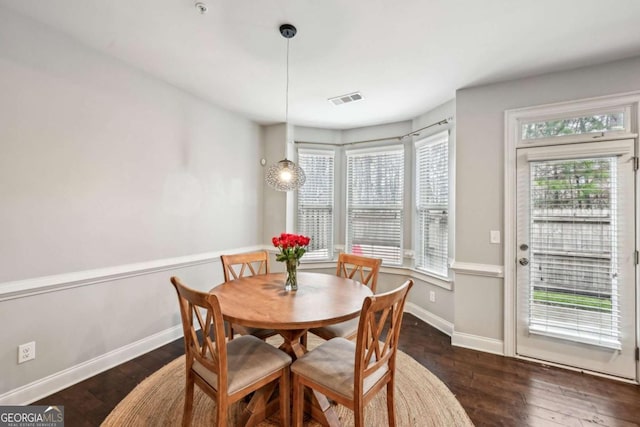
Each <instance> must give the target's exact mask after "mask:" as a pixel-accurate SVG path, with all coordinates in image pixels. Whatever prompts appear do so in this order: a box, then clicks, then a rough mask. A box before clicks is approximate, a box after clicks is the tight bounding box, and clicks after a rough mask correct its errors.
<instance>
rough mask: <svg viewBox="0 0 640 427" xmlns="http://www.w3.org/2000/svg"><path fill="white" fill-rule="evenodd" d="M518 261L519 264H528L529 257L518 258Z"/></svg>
mask: <svg viewBox="0 0 640 427" xmlns="http://www.w3.org/2000/svg"><path fill="white" fill-rule="evenodd" d="M518 263H520V265H529V259H528V258H520V259H519V260H518Z"/></svg>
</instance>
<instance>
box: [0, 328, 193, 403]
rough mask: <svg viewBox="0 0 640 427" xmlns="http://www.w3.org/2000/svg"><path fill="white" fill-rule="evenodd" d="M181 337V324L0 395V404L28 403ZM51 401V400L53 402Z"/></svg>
mask: <svg viewBox="0 0 640 427" xmlns="http://www.w3.org/2000/svg"><path fill="white" fill-rule="evenodd" d="M180 337H182V324H180V325H177V326H174V327H171V328H169V329H165V330H164V331H161V332H158V333H156V334H153V335H150V336H148V337H146V338H143V339H141V340H138V341H136V342H133V343H131V344H127V345H125V346H123V347H120V348H117V349H115V350H112V351H110V352H108V353H105V354H102V355H100V356H98V357H95V358H93V359H91V360H87V361H86V362H82V363H80V364H78V365H75V366H72V367H70V368H67V369H65V370H63V371H60V372H56V373H55V374H52V375H49V376H47V377H45V378H41V379H39V380H36V381H34V382H32V383H29V384H26V385H24V386H22V387H18V388H17V389H14V390H10V391H8V392H7V393H4V394H2V395H0V405H28V404H30V403H32V402H35V401H36V400H40V399H42V398H43V397H46V396H49V395H51V394H53V393H55V392H58V391H60V390H62V389H64V388H67V387H69V386H71V385H73V384H77V383H78V382H80V381H83V380H86V379H87V378H90V377H92V376H94V375H97V374H99V373H100V372H104V371H106V370H107V369H111V368H113V367H114V366H117V365H119V364H121V363H124V362H126V361H128V360H131V359H134V358H136V357H138V356H140V355H143V354H145V353H148V352H150V351H151V350H154V349H156V348H158V347H160V346H163V345H165V344H167V343H170V342H171V341H174V340H176V339H178V338H180ZM54 403H55V402H54Z"/></svg>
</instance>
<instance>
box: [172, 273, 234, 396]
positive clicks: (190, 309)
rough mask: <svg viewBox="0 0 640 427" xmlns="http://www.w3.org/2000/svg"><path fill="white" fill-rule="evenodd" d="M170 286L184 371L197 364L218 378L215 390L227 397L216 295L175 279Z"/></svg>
mask: <svg viewBox="0 0 640 427" xmlns="http://www.w3.org/2000/svg"><path fill="white" fill-rule="evenodd" d="M171 283H172V284H173V286H174V288H175V289H176V292H177V294H178V303H179V306H180V316H181V318H182V329H183V332H184V339H185V356H186V367H187V370H190V369H191V366H192V365H193V363H194V361H196V360H197V361H198V362H199V363H200V364H202V365H203V366H205V367H206V368H208V369H210V370H211V371H213V372H215V373H216V374H217V377H218V387H217V390H218V391H219V392H225V393H226V389H227V345H226V337H225V330H224V323H223V320H222V311H221V310H220V303H219V302H218V299H217V298H216V296H215V295H213V294H209V293H205V292H200V291H197V290H195V289H191V288H189V287H187V286H186V285H184V284H183V283H182V282H181V281H180V279H179V278H177V277H172V278H171ZM203 312H205V313H206V316H204V317H203V316H202V313H203ZM197 329H200V333H198V332H197Z"/></svg>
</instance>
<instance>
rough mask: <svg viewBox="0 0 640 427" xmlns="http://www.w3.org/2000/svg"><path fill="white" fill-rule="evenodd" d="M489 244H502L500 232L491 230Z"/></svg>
mask: <svg viewBox="0 0 640 427" xmlns="http://www.w3.org/2000/svg"><path fill="white" fill-rule="evenodd" d="M489 242H490V243H493V244H494V245H497V244H500V230H491V232H490V233H489Z"/></svg>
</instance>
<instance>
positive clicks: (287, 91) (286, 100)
mask: <svg viewBox="0 0 640 427" xmlns="http://www.w3.org/2000/svg"><path fill="white" fill-rule="evenodd" d="M286 87H287V89H286V92H285V93H286V95H285V97H286V99H285V104H284V105H285V113H284V123H285V125H286V124H287V123H289V39H287V85H286Z"/></svg>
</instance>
